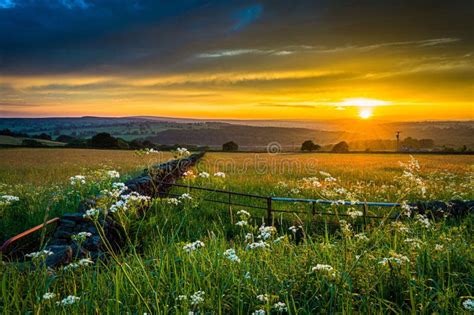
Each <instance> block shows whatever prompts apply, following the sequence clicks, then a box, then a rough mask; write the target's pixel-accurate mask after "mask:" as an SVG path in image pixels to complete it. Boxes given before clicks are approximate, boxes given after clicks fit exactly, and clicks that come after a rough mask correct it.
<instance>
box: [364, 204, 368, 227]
mask: <svg viewBox="0 0 474 315" xmlns="http://www.w3.org/2000/svg"><path fill="white" fill-rule="evenodd" d="M367 207H368V206H367V202H366V203H364V226H366V225H367Z"/></svg>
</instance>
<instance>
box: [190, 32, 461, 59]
mask: <svg viewBox="0 0 474 315" xmlns="http://www.w3.org/2000/svg"><path fill="white" fill-rule="evenodd" d="M460 40H461V39H459V38H451V37H446V38H432V39H423V40H416V41H399V42H386V43H376V44H371V45H347V46H334V47H327V46H312V45H297V46H284V47H282V48H235V49H222V50H214V51H210V52H205V53H200V54H197V55H196V57H197V58H225V57H236V56H242V55H274V56H287V55H293V54H296V53H320V54H323V53H325V54H328V53H338V52H346V51H361V52H364V51H372V50H376V49H381V48H386V47H403V46H411V47H431V46H438V45H446V44H451V43H455V42H459V41H460Z"/></svg>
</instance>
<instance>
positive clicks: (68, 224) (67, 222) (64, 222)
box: [59, 217, 76, 227]
mask: <svg viewBox="0 0 474 315" xmlns="http://www.w3.org/2000/svg"><path fill="white" fill-rule="evenodd" d="M59 225H60V226H65V227H74V226H75V225H76V222H75V221H72V220H68V219H64V217H63V218H61V219H60V220H59Z"/></svg>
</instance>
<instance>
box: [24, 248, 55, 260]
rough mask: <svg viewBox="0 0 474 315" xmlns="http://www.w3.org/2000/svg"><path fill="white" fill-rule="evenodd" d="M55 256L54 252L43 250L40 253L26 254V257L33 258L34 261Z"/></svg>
mask: <svg viewBox="0 0 474 315" xmlns="http://www.w3.org/2000/svg"><path fill="white" fill-rule="evenodd" d="M51 255H54V253H53V252H52V251H49V250H41V251H39V252H33V253H29V254H26V255H25V257H28V258H32V259H37V258H46V257H48V256H51Z"/></svg>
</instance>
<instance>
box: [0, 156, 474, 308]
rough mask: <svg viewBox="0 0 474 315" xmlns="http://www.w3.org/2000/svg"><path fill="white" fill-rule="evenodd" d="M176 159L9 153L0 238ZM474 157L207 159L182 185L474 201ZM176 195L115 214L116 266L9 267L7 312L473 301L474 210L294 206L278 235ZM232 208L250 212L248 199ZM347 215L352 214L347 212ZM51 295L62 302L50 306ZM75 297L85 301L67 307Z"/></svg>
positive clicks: (3, 293) (255, 218) (4, 289)
mask: <svg viewBox="0 0 474 315" xmlns="http://www.w3.org/2000/svg"><path fill="white" fill-rule="evenodd" d="M169 158H171V155H170V154H163V155H142V156H138V155H136V154H134V153H133V152H131V151H106V150H73V149H71V150H69V149H57V150H55V149H8V150H0V196H2V195H13V196H17V197H19V200H18V201H12V202H11V203H9V204H4V205H1V206H0V214H1V217H2V221H1V222H0V240H5V239H6V238H8V237H10V236H12V235H15V234H16V233H18V232H20V231H21V230H23V229H25V228H28V227H31V226H33V225H35V224H38V223H40V222H42V221H43V220H44V217H45V214H46V215H48V216H49V217H52V216H56V215H59V214H61V213H64V212H71V211H74V209H75V208H77V206H78V204H79V202H80V201H81V200H84V199H85V198H87V197H90V196H93V195H96V194H97V193H98V192H100V191H101V190H104V189H108V190H110V189H111V185H112V180H111V179H110V178H108V177H107V176H106V171H107V170H112V169H116V170H118V171H119V172H120V173H121V174H122V177H121V178H120V180H125V179H126V178H128V177H130V176H132V175H134V174H137V172H138V171H139V170H141V169H143V168H145V167H147V166H148V165H151V164H152V163H156V162H158V161H164V160H167V159H169ZM399 162H401V163H403V164H400V163H399ZM473 163H474V158H473V157H472V156H439V155H417V156H415V157H414V159H411V158H410V156H408V155H396V154H393V155H370V154H342V155H338V154H279V155H274V156H271V155H268V154H250V153H246V154H240V153H238V154H224V153H211V154H207V155H206V156H205V157H204V159H203V160H202V161H201V162H200V163H199V164H198V165H197V166H196V167H195V169H194V170H193V174H190V175H189V176H187V177H186V178H185V179H183V180H182V182H183V183H189V184H191V185H194V186H203V187H212V188H218V189H230V190H233V191H240V192H247V193H252V194H258V195H263V196H281V197H297V198H324V199H331V200H340V199H344V200H352V201H356V200H357V201H391V202H413V201H420V200H446V201H448V200H452V199H465V200H466V199H474V195H473V189H472V187H473V185H472V184H473V183H472V175H473V170H474V169H473ZM203 172H206V173H208V174H209V178H207V176H205V174H204V173H203ZM217 172H223V173H224V174H225V177H222V176H216V175H215V173H217ZM78 174H81V175H85V176H86V182H85V183H84V184H81V185H71V184H70V182H69V177H71V176H74V175H78ZM199 174H201V176H200V175H199ZM172 192H173V193H175V194H178V195H181V194H183V193H185V192H189V193H190V196H191V198H181V199H179V200H178V202H175V201H174V200H169V199H162V200H153V201H151V203H150V204H149V205H148V207H149V208H148V210H147V212H146V216H145V218H143V219H141V220H138V221H137V220H136V219H135V218H136V213H137V209H136V208H134V207H130V208H129V209H128V210H127V211H122V212H117V213H115V214H113V215H114V216H116V219H120V222H122V223H123V227H124V229H125V230H126V231H127V235H128V237H129V238H128V239H127V246H126V248H125V249H124V250H123V251H122V252H116V253H114V255H112V257H113V259H110V260H108V261H103V262H102V261H99V262H97V263H96V264H94V265H92V266H87V267H86V266H84V267H80V268H77V269H68V270H63V269H59V270H54V271H52V270H46V269H45V268H44V267H41V265H40V264H38V265H37V268H36V269H35V270H34V271H26V270H25V269H24V266H23V265H16V264H2V265H0V283H1V288H0V313H2V314H10V313H13V314H18V313H21V314H23V313H35V314H49V313H59V314H63V313H68V314H84V313H106V314H107V313H113V314H122V313H124V314H125V313H129V314H144V313H149V314H152V313H153V314H159V313H160V314H161V313H170V312H171V313H178V314H188V313H189V312H196V313H199V314H206V313H221V314H229V313H235V314H249V313H252V312H256V311H258V310H261V311H265V312H266V314H270V313H271V314H277V313H290V314H314V313H389V312H390V313H422V314H425V313H426V314H427V313H430V314H431V313H440V314H452V313H463V312H466V309H465V307H464V306H463V303H465V302H466V301H468V300H469V299H473V295H474V276H473V274H474V267H473V266H474V265H473V263H474V254H473V253H474V250H473V249H474V248H473V245H472V244H473V239H472V230H473V223H474V220H473V216H472V214H470V215H469V216H467V217H464V218H460V219H453V218H444V219H439V220H436V221H435V220H431V219H430V218H425V217H419V216H411V217H408V216H402V217H403V218H402V219H401V220H399V221H397V222H392V221H390V220H388V219H387V220H378V219H377V220H370V221H369V222H367V224H363V222H362V218H361V216H360V214H359V212H358V211H359V210H360V209H357V208H355V207H342V206H339V205H332V206H327V207H325V208H324V209H322V208H321V209H318V210H324V211H325V212H327V213H331V214H333V215H321V216H317V217H316V218H315V217H312V216H311V215H310V211H309V209H308V208H307V207H306V208H305V207H304V206H303V205H299V204H289V205H287V207H290V208H291V209H295V210H298V211H300V212H304V211H307V212H308V213H307V214H305V213H300V214H298V215H291V214H286V215H278V216H276V218H275V227H269V226H267V227H266V228H263V227H261V223H262V220H261V219H260V218H261V217H263V216H264V215H265V213H264V211H263V212H262V211H261V210H253V209H251V208H250V207H248V208H245V207H233V208H231V209H229V208H228V207H227V206H226V205H221V204H216V203H211V202H207V201H205V200H204V199H206V198H211V197H212V198H217V197H218V196H217V195H215V194H213V193H209V192H206V193H203V192H197V191H193V190H190V191H188V190H186V189H178V188H176V189H174V190H173V191H172ZM235 201H238V202H240V203H244V204H245V203H247V204H254V203H253V201H252V200H249V199H245V198H243V197H242V198H240V199H238V200H235ZM112 202H113V200H104V201H103V203H102V205H103V207H104V208H107V207H110V205H111V203H112ZM175 203H177V204H175ZM277 206H282V207H283V205H277ZM229 210H231V211H229ZM239 210H246V211H248V212H249V213H250V215H251V216H252V217H251V218H249V217H248V216H247V214H246V213H242V212H241V213H238V211H239ZM394 211H400V210H398V209H392V208H388V209H385V208H374V209H370V212H371V213H372V214H378V215H381V216H386V217H388V216H389V215H391V214H393V212H394ZM403 211H404V212H405V211H407V209H404V210H403ZM230 212H232V217H231V216H230ZM342 213H344V214H351V217H345V218H342V217H339V216H338V215H337V214H342ZM334 214H335V215H334ZM237 222H240V224H239V225H236V224H235V223H237ZM290 227H291V229H290ZM198 240H199V241H201V242H202V244H203V247H200V246H199V245H200V244H201V243H194V242H196V241H198ZM193 243H194V244H193ZM48 292H49V293H54V294H55V297H54V298H52V299H44V298H43V295H44V294H45V293H48ZM69 295H73V296H76V297H78V298H80V299H79V300H77V301H75V302H74V303H72V304H71V305H57V303H56V302H60V301H61V299H63V298H65V297H67V296H69ZM60 304H61V303H60ZM259 314H263V313H259Z"/></svg>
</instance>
